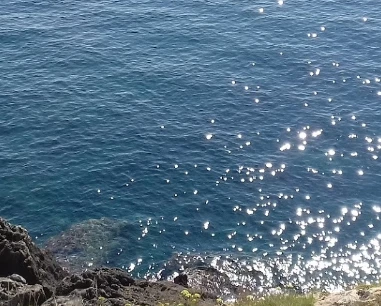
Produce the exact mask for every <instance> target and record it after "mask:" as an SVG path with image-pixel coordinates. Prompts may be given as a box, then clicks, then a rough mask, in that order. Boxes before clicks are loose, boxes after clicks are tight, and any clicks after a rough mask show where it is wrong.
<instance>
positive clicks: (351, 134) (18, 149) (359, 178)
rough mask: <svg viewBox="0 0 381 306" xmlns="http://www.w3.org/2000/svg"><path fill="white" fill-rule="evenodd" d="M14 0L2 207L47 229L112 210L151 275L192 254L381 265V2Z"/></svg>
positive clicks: (2, 16)
mask: <svg viewBox="0 0 381 306" xmlns="http://www.w3.org/2000/svg"><path fill="white" fill-rule="evenodd" d="M0 7H1V11H0V69H1V76H0V203H1V204H0V205H1V206H0V215H1V216H2V217H5V218H7V219H8V220H10V221H11V222H12V223H16V224H21V225H23V226H25V227H26V228H28V230H29V232H30V234H31V235H32V236H33V237H34V238H35V239H36V242H37V243H38V244H40V245H42V246H43V245H44V243H45V242H46V241H47V240H48V239H49V238H51V237H53V236H56V235H59V234H60V233H61V232H62V231H65V230H67V229H68V228H69V227H70V226H72V225H73V224H78V223H82V222H86V220H89V219H100V218H102V217H106V218H111V219H113V220H115V222H116V223H117V222H127V223H128V224H129V227H128V230H127V229H126V230H125V231H123V232H122V233H121V234H120V236H117V237H115V241H113V244H114V245H115V248H114V249H113V250H112V251H110V253H109V254H108V256H107V258H105V263H108V264H112V265H113V266H117V267H122V268H125V269H127V270H128V271H130V272H131V273H133V274H134V275H135V276H140V277H143V276H149V275H155V273H157V272H158V271H159V270H160V269H162V267H163V264H164V263H165V262H166V261H168V260H170V258H171V257H172V258H173V256H174V255H175V254H178V253H180V254H182V256H184V255H186V254H188V256H198V255H199V256H201V257H203V256H207V257H208V258H213V260H212V262H211V263H210V264H212V265H215V266H216V265H217V264H216V261H218V260H220V261H223V259H224V258H229V259H230V260H234V262H235V263H236V264H237V265H238V266H237V268H236V269H235V271H230V272H229V271H227V270H228V269H227V268H226V266H228V264H227V265H225V266H224V264H221V263H220V264H219V265H218V266H219V267H220V268H221V269H223V267H225V272H229V273H233V274H234V273H235V275H236V277H237V279H239V276H240V275H243V274H244V272H245V271H246V272H247V271H250V270H251V269H262V270H263V271H268V270H266V269H267V268H266V267H269V266H274V262H275V265H277V266H278V268H279V269H281V270H282V273H283V274H284V275H285V276H287V277H289V278H290V279H293V281H295V282H298V283H299V284H300V285H301V286H303V287H304V288H307V289H308V288H310V287H311V286H325V287H328V288H336V287H338V286H339V287H340V286H343V285H346V284H349V283H354V282H366V281H372V280H375V279H378V276H379V274H380V272H381V222H380V214H381V176H380V175H381V164H380V159H381V156H380V151H381V82H380V78H381V6H380V3H379V1H376V0H360V1H338V0H323V1H305V0H285V1H284V2H282V1H278V2H277V1H276V0H271V1H270V0H269V1H267V0H262V1H247V0H242V1H226V0H209V1H206V0H205V1H201V0H199V1H197V0H190V1H183V0H179V1H168V0H162V1H146V0H141V1H138V0H125V1H109V0H105V1H103V0H101V1H95V2H89V1H73V0H63V1H40V0H36V1H21V0H15V1H11V0H10V1H6V0H0ZM103 242H104V241H103ZM96 247H98V246H96ZM101 247H104V246H102V245H99V248H101ZM226 262H228V261H226ZM85 264H86V265H91V263H90V262H86V263H85ZM240 269H241V270H240ZM270 270H271V269H270ZM266 273H267V272H266ZM266 273H265V274H266ZM267 274H268V280H269V281H271V280H272V276H271V275H270V274H271V271H270V272H268V273H267ZM238 281H239V280H238ZM262 285H263V286H266V285H268V284H266V283H263V284H262Z"/></svg>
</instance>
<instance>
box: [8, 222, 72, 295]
mask: <svg viewBox="0 0 381 306" xmlns="http://www.w3.org/2000/svg"><path fill="white" fill-rule="evenodd" d="M12 274H18V275H19V276H21V277H22V278H24V279H25V281H26V283H27V284H29V285H35V284H41V285H43V286H44V287H47V288H52V287H54V285H55V284H56V283H57V282H58V281H59V280H61V279H63V278H64V276H65V275H66V273H65V271H64V270H63V269H62V268H61V266H60V265H59V264H58V263H57V262H56V260H55V259H54V258H53V257H52V256H51V255H50V254H49V253H47V252H44V251H42V250H40V249H39V248H38V247H37V246H36V245H35V244H34V243H33V242H32V240H31V238H30V237H29V235H28V232H27V231H26V230H25V229H23V228H22V227H20V226H14V225H11V224H9V223H8V222H7V221H5V220H4V219H2V218H0V277H7V276H10V275H12Z"/></svg>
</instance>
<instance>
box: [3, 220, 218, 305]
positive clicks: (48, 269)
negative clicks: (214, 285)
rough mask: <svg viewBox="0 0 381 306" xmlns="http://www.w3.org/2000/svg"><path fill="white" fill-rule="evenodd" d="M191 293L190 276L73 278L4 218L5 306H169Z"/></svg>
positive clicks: (94, 273)
mask: <svg viewBox="0 0 381 306" xmlns="http://www.w3.org/2000/svg"><path fill="white" fill-rule="evenodd" d="M186 287H187V276H186V275H181V276H180V277H178V278H176V279H175V282H168V281H158V282H149V281H145V280H135V279H133V278H132V277H131V276H130V275H129V274H128V273H127V272H126V271H124V270H121V269H116V268H98V269H94V270H90V271H85V272H82V273H78V274H72V273H70V272H68V271H67V270H65V269H64V268H63V267H61V265H60V264H59V263H58V262H57V261H56V259H55V258H54V257H53V256H52V255H51V254H50V253H49V252H48V251H45V250H41V249H40V248H38V247H37V246H36V245H35V244H34V242H33V241H32V239H31V238H30V236H29V234H28V232H27V231H26V230H25V229H24V228H22V227H20V226H14V225H11V224H10V223H8V222H7V221H6V220H4V219H2V218H0V305H9V306H24V305H25V306H36V305H38V306H39V305H43V306H49V305H52V306H53V305H54V306H57V305H67V306H69V305H72V306H74V305H115V306H126V305H147V306H151V305H152V306H153V305H155V306H157V305H158V304H159V303H160V302H163V301H165V302H167V303H185V302H186V297H185V296H184V294H181V292H182V291H183V290H184V289H185V288H186ZM189 292H191V293H192V290H191V289H189ZM193 293H194V292H193ZM198 294H199V297H200V298H199V299H200V303H201V304H203V303H209V304H210V302H212V303H215V301H216V298H217V296H215V295H213V294H211V293H208V292H198Z"/></svg>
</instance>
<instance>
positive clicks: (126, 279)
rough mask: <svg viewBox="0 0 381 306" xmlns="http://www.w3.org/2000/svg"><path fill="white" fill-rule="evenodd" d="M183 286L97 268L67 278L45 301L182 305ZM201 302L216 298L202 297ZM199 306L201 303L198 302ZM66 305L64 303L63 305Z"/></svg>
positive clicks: (49, 303)
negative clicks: (150, 280)
mask: <svg viewBox="0 0 381 306" xmlns="http://www.w3.org/2000/svg"><path fill="white" fill-rule="evenodd" d="M182 290H184V287H183V286H180V285H177V284H174V283H172V282H166V281H161V282H149V281H144V280H140V281H139V280H134V279H133V278H131V277H130V276H129V275H128V274H127V273H126V272H125V271H123V270H120V269H114V268H100V269H96V270H94V271H86V272H83V273H82V274H76V275H71V276H68V277H66V278H65V279H64V280H62V282H61V283H60V284H58V286H57V291H56V296H55V297H54V298H52V299H50V300H48V301H46V302H45V304H44V306H45V305H55V304H52V303H53V302H56V301H57V300H60V301H65V300H67V299H65V296H66V297H67V296H70V297H72V298H71V299H77V300H81V301H83V303H84V304H85V305H96V304H97V303H99V302H100V301H101V302H102V305H123V306H124V305H126V304H132V305H147V306H157V305H158V304H159V302H163V301H165V302H167V303H170V302H178V303H179V302H182V303H184V302H185V297H184V296H183V295H182V294H181V291H182ZM201 296H202V298H204V299H210V298H216V297H214V296H207V295H201ZM201 304H202V303H201ZM65 305H66V304H65Z"/></svg>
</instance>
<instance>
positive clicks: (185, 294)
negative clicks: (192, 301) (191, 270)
mask: <svg viewBox="0 0 381 306" xmlns="http://www.w3.org/2000/svg"><path fill="white" fill-rule="evenodd" d="M181 295H182V296H183V297H186V298H191V297H192V294H190V292H189V291H188V290H187V289H184V290H183V291H181Z"/></svg>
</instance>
